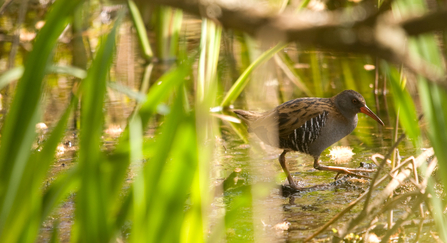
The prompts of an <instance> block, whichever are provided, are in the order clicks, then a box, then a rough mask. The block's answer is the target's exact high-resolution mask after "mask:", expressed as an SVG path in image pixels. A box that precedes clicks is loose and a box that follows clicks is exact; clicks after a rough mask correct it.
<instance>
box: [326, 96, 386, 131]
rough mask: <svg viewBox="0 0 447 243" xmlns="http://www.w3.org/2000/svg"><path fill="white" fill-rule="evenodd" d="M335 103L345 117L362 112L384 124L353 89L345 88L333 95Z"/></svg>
mask: <svg viewBox="0 0 447 243" xmlns="http://www.w3.org/2000/svg"><path fill="white" fill-rule="evenodd" d="M333 100H334V102H335V105H336V106H337V108H338V109H339V111H340V113H342V114H343V115H344V116H345V117H352V116H355V115H356V114H357V113H360V112H361V113H364V114H366V115H368V116H370V117H371V118H372V119H374V120H376V121H377V122H378V123H379V124H381V125H382V126H384V125H385V124H384V123H383V121H382V120H380V118H379V117H378V116H377V115H376V114H374V112H372V111H371V110H370V109H369V108H368V106H366V102H365V98H363V96H362V95H361V94H359V93H358V92H356V91H354V90H345V91H343V92H341V93H339V94H338V95H336V96H334V97H333Z"/></svg>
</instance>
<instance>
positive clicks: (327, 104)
mask: <svg viewBox="0 0 447 243" xmlns="http://www.w3.org/2000/svg"><path fill="white" fill-rule="evenodd" d="M233 112H234V113H235V114H236V115H237V116H238V117H239V118H240V119H241V120H243V121H244V122H245V123H246V124H247V126H248V130H249V132H253V133H255V134H256V136H257V137H258V138H259V139H260V140H261V141H263V142H264V143H266V144H268V145H270V146H272V147H277V148H280V149H282V150H283V152H282V153H281V155H280V156H279V163H280V165H281V167H282V169H283V171H284V173H285V174H286V176H287V180H288V181H289V185H290V187H291V188H293V189H295V190H301V189H303V188H301V187H298V186H297V185H296V184H295V182H294V180H293V177H292V176H291V175H290V171H289V170H288V168H287V166H286V159H285V156H286V154H287V153H288V152H293V151H298V152H301V153H305V154H308V155H311V156H312V157H313V158H314V164H313V166H314V168H315V169H317V170H325V171H334V172H337V173H338V174H340V173H344V174H351V175H355V176H360V177H362V176H361V175H359V174H357V173H359V172H372V171H374V170H369V169H361V168H356V169H354V168H346V167H338V166H325V165H321V164H320V161H319V158H320V155H321V153H322V152H323V151H324V150H325V149H326V148H328V147H329V146H331V145H332V144H334V143H335V142H337V141H339V140H340V139H342V138H344V137H345V136H347V135H348V134H350V133H351V132H352V131H353V130H354V129H355V128H356V126H357V121H358V117H357V113H364V114H366V115H368V116H370V117H371V118H372V119H374V120H376V121H377V122H378V123H379V124H381V125H382V126H384V125H385V124H384V123H383V121H382V120H381V119H380V118H379V117H378V116H377V115H376V114H375V113H374V112H372V111H371V109H369V108H368V106H367V105H366V102H365V99H364V98H363V96H362V95H361V94H360V93H358V92H356V91H354V90H344V91H342V92H340V93H339V94H337V95H335V96H333V97H331V98H316V97H307V98H297V99H293V100H290V101H287V102H285V103H283V104H281V105H279V106H277V107H275V108H273V109H272V110H269V111H266V112H263V113H258V112H253V111H246V110H237V109H235V110H233ZM356 172H357V173H356ZM338 174H337V175H338Z"/></svg>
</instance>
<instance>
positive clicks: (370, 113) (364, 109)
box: [360, 105, 385, 126]
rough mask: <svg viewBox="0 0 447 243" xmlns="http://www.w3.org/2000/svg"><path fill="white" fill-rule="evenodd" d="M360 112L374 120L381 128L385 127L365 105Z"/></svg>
mask: <svg viewBox="0 0 447 243" xmlns="http://www.w3.org/2000/svg"><path fill="white" fill-rule="evenodd" d="M360 112H361V113H363V114H366V115H368V116H370V117H371V118H372V119H374V120H376V121H377V122H378V123H380V124H381V125H382V126H385V123H383V121H382V120H380V118H379V117H378V116H377V115H376V114H374V112H372V111H371V110H370V109H369V108H368V107H367V106H366V105H365V106H363V107H361V108H360Z"/></svg>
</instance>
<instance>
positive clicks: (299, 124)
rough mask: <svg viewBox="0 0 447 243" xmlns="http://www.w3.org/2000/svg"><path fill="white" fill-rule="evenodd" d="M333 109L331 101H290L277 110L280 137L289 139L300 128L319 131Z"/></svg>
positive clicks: (304, 99)
mask: <svg viewBox="0 0 447 243" xmlns="http://www.w3.org/2000/svg"><path fill="white" fill-rule="evenodd" d="M333 109H334V108H333V104H332V101H331V100H330V99H324V98H321V99H315V98H312V99H306V98H301V99H295V100H291V101H288V102H286V103H284V104H282V105H280V106H278V107H277V108H276V110H277V114H278V115H277V116H278V123H277V126H278V135H279V137H280V138H288V137H289V135H290V134H292V133H294V132H295V130H296V129H299V128H302V129H304V130H306V131H318V130H319V129H321V127H322V125H324V124H323V122H324V121H325V119H326V118H327V114H328V113H329V112H330V111H331V110H333Z"/></svg>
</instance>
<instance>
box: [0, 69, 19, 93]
mask: <svg viewBox="0 0 447 243" xmlns="http://www.w3.org/2000/svg"><path fill="white" fill-rule="evenodd" d="M24 71H25V69H24V68H23V67H15V68H12V69H9V70H8V71H6V72H4V73H3V74H2V75H0V90H2V89H3V88H4V87H6V86H7V85H8V84H10V83H11V82H13V81H14V80H17V79H19V78H21V77H22V75H23V72H24Z"/></svg>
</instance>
